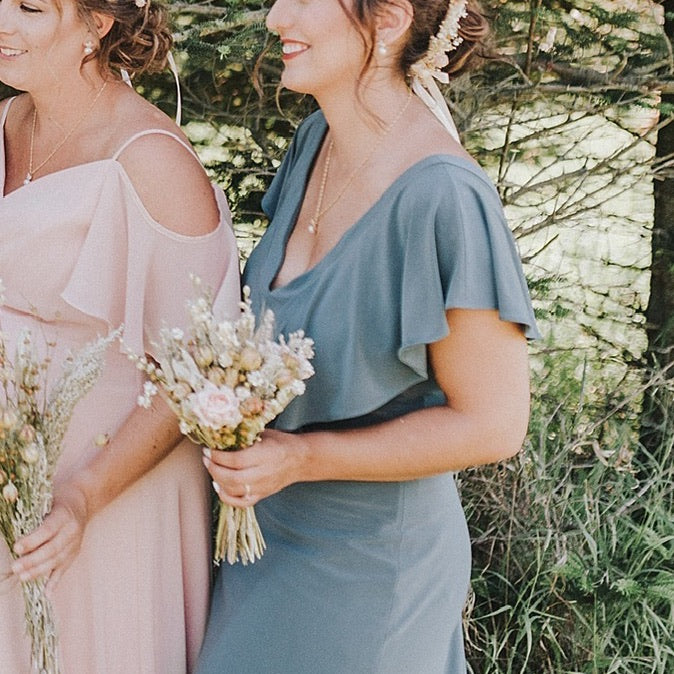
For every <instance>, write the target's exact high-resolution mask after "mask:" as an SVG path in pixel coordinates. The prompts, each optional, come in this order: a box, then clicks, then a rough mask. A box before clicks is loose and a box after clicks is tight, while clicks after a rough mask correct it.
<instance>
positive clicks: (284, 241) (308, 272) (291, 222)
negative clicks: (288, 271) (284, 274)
mask: <svg viewBox="0 0 674 674" xmlns="http://www.w3.org/2000/svg"><path fill="white" fill-rule="evenodd" d="M317 114H320V115H321V123H322V125H324V127H325V128H324V129H323V130H322V132H321V133H317V134H316V136H317V139H316V141H315V144H316V145H315V148H314V150H313V152H312V153H311V155H310V156H311V159H310V160H309V161H307V162H306V166H304V167H302V170H303V175H302V186H303V187H302V189H301V190H297V195H298V196H297V201H296V203H295V206H294V209H293V214H292V217H290V218H289V219H288V222H287V224H286V225H285V228H284V229H282V230H281V231H280V232H279V234H278V236H280V237H281V245H280V246H279V247H278V250H279V254H278V257H277V258H276V260H275V261H274V262H275V264H273V265H270V268H271V269H272V270H273V271H272V275H271V277H270V278H269V279H268V281H267V284H266V286H267V291H268V292H269V293H270V294H281V293H282V292H283V291H285V290H287V291H288V292H290V291H291V290H293V289H294V287H295V286H301V285H303V283H304V282H305V281H306V280H307V279H308V278H310V277H311V276H312V275H313V272H314V271H315V270H317V269H319V268H321V267H323V266H326V265H327V264H329V262H330V260H332V259H333V258H334V257H336V256H337V252H338V251H339V250H340V249H341V248H343V247H344V246H345V245H346V243H347V242H348V241H349V239H351V238H352V237H353V236H355V234H356V233H357V232H358V231H359V230H360V229H361V228H362V226H363V222H364V221H365V220H368V219H369V217H370V216H371V215H372V212H373V211H374V210H375V209H376V208H377V207H378V206H380V204H381V203H382V202H383V201H384V199H385V198H386V197H387V196H388V195H389V193H390V192H392V191H393V190H394V189H395V188H396V187H397V186H398V184H399V183H401V182H403V181H404V180H405V179H406V178H407V177H408V176H409V174H410V173H413V172H414V171H416V170H418V169H420V168H421V167H422V166H425V165H426V164H427V163H430V162H432V161H438V160H442V161H449V162H450V163H454V162H457V163H458V164H459V165H462V166H464V168H469V169H472V170H473V172H475V170H476V169H478V167H477V166H474V165H473V164H472V162H470V161H469V160H467V159H464V158H463V157H459V156H456V155H451V154H443V153H438V154H431V155H427V156H425V157H422V158H421V159H419V160H417V161H416V162H414V163H413V164H410V165H409V166H408V167H407V168H406V169H404V170H403V171H402V172H401V173H400V174H399V175H398V176H396V178H394V179H393V181H392V182H391V183H390V184H389V185H388V187H387V188H386V189H385V190H384V191H383V192H382V193H381V194H380V195H379V197H378V198H377V199H376V200H375V201H374V202H373V203H372V204H371V205H370V206H369V207H368V208H367V209H366V210H365V211H364V212H363V214H362V215H360V216H359V217H358V218H357V219H356V220H355V221H354V222H353V223H352V224H351V225H350V226H349V227H348V228H347V229H346V230H344V232H343V233H342V235H341V236H340V237H339V239H338V240H337V241H336V242H335V244H334V245H333V246H332V247H331V248H330V249H329V250H328V251H327V252H326V253H325V254H324V255H323V257H321V258H320V259H319V260H318V261H317V262H316V263H314V264H313V265H312V266H311V267H309V268H308V269H305V270H304V271H303V272H302V273H301V274H298V275H297V276H295V277H294V278H292V279H290V281H288V282H286V283H284V284H283V285H280V286H276V287H274V286H273V283H274V280H275V279H276V277H277V276H278V275H279V273H280V271H281V268H282V267H283V263H284V261H285V257H286V250H287V246H288V241H289V240H290V237H291V236H292V233H293V232H294V231H295V227H296V226H297V219H298V218H299V215H300V211H301V209H302V204H303V203H304V198H305V196H306V192H307V188H308V187H309V181H310V179H311V174H312V171H313V168H314V166H315V164H316V160H317V159H318V156H319V154H320V151H321V147H322V146H323V142H324V141H325V137H326V135H327V133H328V130H329V127H328V124H327V122H326V121H325V118H324V117H323V116H322V113H320V112H319V113H317Z"/></svg>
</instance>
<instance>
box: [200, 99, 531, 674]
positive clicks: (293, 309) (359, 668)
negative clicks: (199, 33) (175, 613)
mask: <svg viewBox="0 0 674 674" xmlns="http://www.w3.org/2000/svg"><path fill="white" fill-rule="evenodd" d="M325 132H326V122H325V119H324V117H323V115H322V114H321V113H320V112H318V113H315V114H313V115H312V116H310V117H309V118H307V120H305V122H304V123H303V124H302V125H301V126H300V128H299V129H298V131H297V133H296V135H295V138H294V140H293V143H292V144H291V147H290V149H289V151H288V153H287V155H286V157H285V159H284V161H283V163H282V165H281V167H280V169H279V171H278V173H277V175H276V177H275V179H274V181H273V183H272V185H271V187H270V189H269V191H268V193H267V195H266V197H265V199H264V202H263V207H264V209H265V211H266V213H267V214H268V215H269V217H270V219H271V225H270V227H269V229H268V231H267V232H266V233H265V235H264V237H263V238H262V240H261V241H260V243H259V244H258V246H257V248H256V249H255V250H254V251H253V253H252V255H251V257H250V259H249V261H248V264H247V266H246V269H245V273H244V282H245V283H246V284H247V285H249V286H250V287H251V296H252V300H253V303H254V307H255V309H256V311H260V310H261V309H262V308H263V307H267V308H270V309H272V310H273V311H274V313H275V314H276V319H277V327H278V329H279V331H280V332H282V333H288V332H291V331H294V330H297V329H299V328H302V329H304V330H305V332H306V333H307V335H309V336H310V337H312V338H313V339H314V340H315V350H316V356H315V359H314V366H315V369H316V374H315V376H314V377H313V378H312V379H310V380H309V381H308V386H307V391H306V393H305V395H304V396H302V397H300V398H297V399H296V400H295V401H293V403H291V405H290V406H289V407H288V409H287V410H286V411H285V412H284V413H283V414H282V415H281V416H280V417H279V418H278V420H277V423H276V427H277V428H280V429H283V430H288V431H295V432H302V431H306V430H311V429H315V428H351V427H357V426H363V425H368V424H375V423H377V422H379V421H382V420H385V419H390V418H393V417H397V416H399V415H401V414H405V413H407V412H410V411H412V410H416V409H419V408H424V407H430V406H434V405H442V404H444V403H445V397H444V395H443V393H442V391H441V390H440V389H439V388H438V386H437V385H436V383H435V382H434V380H433V375H432V373H431V372H430V371H429V369H428V363H427V354H426V345H427V344H429V343H431V342H435V341H437V340H439V339H441V338H442V337H444V336H445V335H447V332H448V328H447V322H446V318H445V310H446V309H447V308H452V307H454V308H456V307H465V308H495V309H498V311H499V312H500V315H501V318H502V319H503V320H507V321H513V322H516V323H520V324H521V325H522V326H523V328H524V330H525V334H526V335H527V336H528V337H534V336H536V335H537V332H536V326H535V322H534V317H533V313H532V309H531V304H530V300H529V295H528V291H527V287H526V283H525V280H524V277H523V274H522V270H521V265H520V260H519V256H518V254H517V251H516V248H515V245H514V242H513V239H512V236H511V234H510V231H509V230H508V227H507V226H506V224H505V221H504V218H503V214H502V208H501V204H500V201H499V198H498V195H497V193H496V191H495V190H494V187H493V186H492V185H491V183H490V182H489V180H488V179H487V177H486V176H485V174H484V173H483V172H482V171H481V170H480V169H479V168H477V167H476V166H474V165H473V163H472V162H470V161H467V160H464V159H458V158H456V157H451V156H447V155H437V156H431V157H428V158H426V159H423V160H421V161H420V162H419V163H417V164H415V165H414V166H412V167H411V168H409V169H408V170H407V171H405V172H404V173H403V174H402V175H401V176H400V177H399V178H398V179H397V180H395V182H394V183H393V184H392V185H391V186H390V187H389V188H388V189H387V190H386V192H385V193H384V194H383V195H382V197H381V198H380V199H379V200H378V201H377V202H376V203H375V204H374V206H372V208H371V209H370V210H369V211H368V212H367V213H366V214H365V215H364V216H363V217H362V218H360V220H358V221H357V222H356V223H355V224H354V225H353V226H352V227H351V228H350V229H349V230H348V231H347V232H346V233H345V234H344V236H343V237H342V239H341V240H340V241H339V242H338V243H337V245H336V246H335V247H334V248H333V249H332V250H331V251H330V252H329V253H328V254H327V255H326V256H325V257H324V258H323V259H322V260H321V261H320V262H319V263H318V264H317V265H316V266H315V267H314V268H313V269H310V270H309V271H307V272H305V273H304V274H302V275H301V276H299V277H297V278H296V279H294V280H293V281H291V282H290V283H288V284H287V285H285V286H283V287H279V288H276V289H273V290H272V289H271V285H272V281H273V279H274V277H275V275H276V273H277V272H278V270H279V268H280V266H281V263H282V261H283V256H284V251H285V244H286V241H287V240H288V237H289V235H290V233H291V231H292V228H293V226H294V222H295V220H296V218H297V215H298V213H299V209H300V205H301V202H302V198H303V195H304V191H305V189H306V184H307V181H308V177H309V174H310V171H311V167H312V164H313V162H314V159H315V157H316V155H317V152H318V150H319V148H320V144H321V142H322V140H323V138H324V135H325ZM410 451H414V450H413V449H410ZM256 511H257V516H258V519H259V522H260V526H261V528H262V531H263V534H264V536H265V539H266V542H267V550H266V552H265V554H264V556H263V557H262V559H261V560H259V561H257V562H255V564H253V565H248V566H245V567H244V566H242V565H240V564H237V565H235V566H229V565H227V564H223V565H222V567H221V569H220V572H219V574H218V578H217V581H216V586H215V590H214V595H213V601H212V607H211V614H210V619H209V625H208V630H207V634H206V638H205V641H204V645H203V649H202V653H201V657H200V661H199V666H198V669H197V671H198V672H199V673H200V674H216V673H217V674H219V673H225V672H226V673H228V674H361V673H362V674H410V673H413V674H459V673H462V674H465V671H466V665H465V659H464V652H463V639H462V629H461V611H462V607H463V604H464V600H465V598H466V592H467V588H468V583H469V577H470V542H469V538H468V531H467V527H466V521H465V518H464V514H463V511H462V508H461V504H460V502H459V498H458V496H457V491H456V487H455V484H454V479H453V476H452V475H451V474H444V475H440V476H437V477H431V478H426V479H419V480H411V481H407V482H393V483H391V482H381V483H376V482H375V483H371V482H370V483H368V482H338V481H333V482H319V483H300V484H294V485H291V486H289V487H287V488H285V489H284V490H282V491H281V492H280V493H278V494H275V495H273V496H271V497H269V498H267V499H265V500H263V501H262V502H260V503H259V504H258V505H257V506H256Z"/></svg>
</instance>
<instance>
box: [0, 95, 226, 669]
mask: <svg viewBox="0 0 674 674" xmlns="http://www.w3.org/2000/svg"><path fill="white" fill-rule="evenodd" d="M10 103H11V101H10ZM10 103H8V104H7V105H6V106H5V108H4V110H3V112H2V117H1V118H0V129H2V130H3V131H4V123H5V119H6V117H7V111H8V109H9V107H10ZM149 132H150V133H166V132H163V131H157V130H150V131H149ZM146 133H147V132H146ZM169 135H170V134H169ZM134 138H135V137H134ZM132 140H133V138H132V139H130V141H132ZM176 140H177V141H178V142H181V141H180V140H179V139H178V138H177V137H176ZM0 141H2V142H0V189H2V196H0V278H1V279H2V281H3V282H4V285H5V287H6V291H5V305H4V306H2V307H0V325H1V326H2V330H3V332H4V334H5V339H6V341H7V343H8V344H9V346H10V348H11V346H12V344H13V343H14V341H15V339H16V336H17V334H18V331H19V330H21V329H24V328H28V329H30V330H31V331H32V332H33V335H34V336H35V337H36V341H37V342H38V343H40V342H41V341H42V337H41V336H42V335H44V336H45V338H46V339H45V341H46V340H47V339H48V340H50V341H51V340H52V339H53V340H54V341H55V342H56V347H55V349H54V351H53V354H52V355H53V359H52V362H53V365H52V367H53V374H52V375H51V378H54V377H55V376H56V374H57V370H58V369H60V363H61V362H62V360H63V358H64V356H65V355H66V353H67V352H68V351H69V350H76V349H78V348H79V347H80V346H82V345H83V344H84V343H85V342H87V341H89V340H91V339H93V338H95V337H96V336H97V335H101V334H106V333H107V332H108V330H109V329H110V328H115V327H117V326H119V325H120V324H124V326H125V340H126V343H127V344H128V346H129V347H131V348H132V349H133V350H135V351H136V352H137V353H141V352H142V351H146V352H149V353H152V346H151V343H150V342H151V340H152V339H153V338H156V335H157V331H158V328H160V327H161V325H162V324H164V323H165V324H168V325H181V324H184V323H185V321H186V314H185V300H186V299H187V298H189V297H191V296H192V293H193V291H192V284H191V281H190V279H189V274H190V272H194V273H196V274H197V275H199V276H200V277H201V278H202V279H203V282H204V284H208V285H209V286H210V287H213V288H216V289H217V288H220V292H219V295H218V300H217V306H218V308H219V310H220V312H221V313H222V315H223V316H226V315H233V312H235V311H236V307H237V301H238V295H239V282H238V275H239V264H238V256H237V251H236V243H235V239H234V235H233V233H232V229H231V225H230V214H229V209H228V207H227V203H226V201H225V197H224V195H223V194H222V192H221V191H220V190H219V189H217V188H215V187H214V191H215V195H216V199H217V202H218V205H219V209H220V216H221V218H220V224H219V226H218V228H217V229H216V230H215V231H214V232H212V233H210V234H207V235H205V236H199V237H187V236H182V235H179V234H176V233H173V232H171V231H169V230H167V229H165V228H164V227H162V226H161V225H160V224H158V223H157V222H156V221H154V220H153V219H152V218H151V217H150V215H149V214H148V212H147V211H146V210H145V208H144V207H143V204H142V203H141V201H140V199H139V197H138V195H137V193H136V191H135V190H134V187H133V185H132V183H131V182H130V180H129V178H128V176H127V175H126V173H125V171H124V168H123V167H122V165H121V164H120V163H119V162H118V161H117V158H118V156H119V154H120V152H121V149H123V148H120V151H119V152H118V153H117V154H116V155H115V156H114V157H111V158H110V159H103V160H100V161H94V162H90V163H86V164H82V165H80V166H75V167H72V168H69V169H66V170H63V171H59V172H56V173H52V174H50V175H47V176H45V177H43V178H39V179H37V180H35V181H34V182H33V183H30V184H29V185H26V186H23V187H21V188H19V189H17V190H15V191H14V192H12V193H10V194H8V195H5V194H4V187H3V186H4V184H5V150H4V132H3V135H2V137H0ZM126 145H127V144H125V147H126ZM141 386H142V376H141V375H140V374H139V373H138V371H137V370H136V369H135V368H134V367H133V365H132V363H131V362H130V361H129V360H128V359H127V357H126V356H125V355H124V354H123V353H121V352H120V349H119V347H118V346H117V345H116V344H115V345H113V346H112V347H111V348H110V349H109V350H108V354H107V360H106V367H105V371H104V373H103V376H102V377H101V379H100V380H99V382H98V383H97V385H96V386H95V388H94V389H93V391H91V392H90V393H89V395H88V396H87V397H85V398H84V399H83V400H82V401H81V402H80V403H79V405H78V407H77V408H76V409H75V414H74V417H73V419H72V422H71V426H70V428H69V431H68V434H67V437H66V441H65V443H64V451H63V454H62V456H61V459H60V462H59V464H58V468H57V474H56V478H55V479H56V480H57V481H58V480H63V479H65V478H67V476H68V475H70V474H72V473H73V472H74V471H76V470H78V468H79V467H80V466H82V465H83V464H84V463H86V462H87V461H88V460H89V459H90V457H91V456H92V455H93V454H94V453H95V452H98V451H110V450H109V449H107V448H106V447H103V448H102V449H101V448H99V447H97V446H96V444H95V442H94V439H95V437H96V436H97V435H98V434H99V433H107V434H109V435H113V434H114V433H115V430H116V429H117V428H118V427H119V426H120V425H121V424H122V423H123V421H124V420H125V418H126V417H127V415H128V414H129V413H130V412H131V411H132V410H133V409H134V407H135V405H136V399H137V395H138V393H139V391H140V388H141ZM209 489H210V487H209V481H208V478H207V473H206V471H205V470H204V468H203V465H202V463H201V455H200V452H199V450H198V448H196V447H195V446H194V445H192V444H191V443H189V442H188V441H183V442H181V443H180V444H179V445H178V447H177V448H176V449H175V450H174V451H173V452H172V453H171V454H170V455H169V456H168V457H167V458H166V459H165V460H164V461H163V462H162V463H160V464H159V465H158V466H157V467H156V468H155V469H153V470H152V471H151V472H150V473H148V474H147V475H146V476H144V477H143V478H142V479H140V480H139V481H138V482H137V483H136V484H134V485H133V486H132V487H131V488H129V489H128V490H127V491H125V492H124V493H123V494H122V495H120V496H119V497H118V498H117V499H116V500H115V501H113V502H112V503H111V504H110V505H109V506H107V507H106V508H105V509H104V510H103V511H101V512H100V513H98V514H97V515H96V516H95V517H94V518H93V519H92V521H91V522H90V524H89V526H88V527H87V530H86V532H85V538H84V542H83V546H82V549H81V552H80V554H79V556H78V558H77V559H76V560H75V562H74V563H73V565H72V566H71V567H70V568H69V569H68V571H67V572H66V574H65V575H64V576H63V578H62V580H61V582H60V584H59V586H58V587H57V590H56V593H55V597H54V606H55V611H56V615H57V620H58V628H59V634H60V644H61V663H62V668H63V672H64V674H112V673H119V674H122V673H123V674H134V673H138V674H141V673H142V674H146V673H147V674H172V673H176V674H178V673H184V672H186V671H189V670H190V669H191V667H192V665H193V663H194V661H195V659H196V656H197V653H198V649H199V647H200V645H201V640H202V637H203V632H204V627H205V622H206V614H207V606H208V596H209V573H210V565H209V561H210V535H209V515H210V506H209ZM10 562H11V558H10V555H9V551H8V550H7V547H6V546H5V544H4V542H3V541H0V654H1V655H0V672H2V673H3V674H4V673H5V672H6V673H9V672H11V673H12V674H28V673H29V672H30V658H29V654H30V649H29V643H28V640H27V638H26V637H25V634H24V626H23V624H24V623H23V600H22V597H21V592H20V587H19V584H18V583H17V581H16V580H15V578H14V576H13V575H12V574H10V573H9V565H10Z"/></svg>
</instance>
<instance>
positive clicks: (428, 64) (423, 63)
mask: <svg viewBox="0 0 674 674" xmlns="http://www.w3.org/2000/svg"><path fill="white" fill-rule="evenodd" d="M467 4H468V3H467V0H449V9H448V10H447V14H446V15H445V18H444V20H443V21H442V23H441V24H440V28H439V29H438V32H437V33H436V34H435V35H433V36H432V37H431V39H430V42H429V44H428V50H427V51H426V53H425V54H424V56H423V57H422V58H420V59H419V60H418V61H417V62H416V63H414V64H412V66H411V67H410V69H409V75H410V78H411V86H412V91H414V93H415V94H416V95H417V96H418V97H419V98H420V99H421V100H422V101H423V102H424V104H425V105H426V106H427V107H428V108H429V110H430V111H431V112H432V113H433V114H434V115H435V116H436V117H437V118H438V119H439V120H440V123H441V124H442V125H443V126H444V127H445V128H446V129H447V131H448V132H449V133H450V135H451V136H452V137H453V138H454V139H455V140H456V141H457V142H460V140H459V132H458V131H457V128H456V124H454V120H453V119H452V115H451V113H450V111H449V108H448V107H447V101H446V100H445V98H444V97H443V95H442V93H441V92H440V89H439V88H438V85H437V84H436V82H435V80H438V81H439V82H442V83H443V84H447V83H448V82H449V75H448V74H447V73H446V72H444V71H443V70H442V69H443V68H444V67H445V66H446V65H447V64H448V63H449V57H448V56H447V54H448V53H449V52H452V51H454V50H455V49H456V48H457V47H458V46H459V45H460V44H461V43H462V42H463V38H462V37H461V36H460V35H459V28H460V25H461V19H463V18H464V17H465V16H467V14H468V10H467V7H466V5H467Z"/></svg>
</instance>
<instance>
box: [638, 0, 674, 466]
mask: <svg viewBox="0 0 674 674" xmlns="http://www.w3.org/2000/svg"><path fill="white" fill-rule="evenodd" d="M662 4H663V6H664V9H665V17H666V18H665V33H666V35H667V37H668V38H669V40H670V42H674V20H673V19H672V17H673V16H674V0H665V2H663V3H662ZM662 102H663V104H666V105H668V106H674V95H672V94H666V95H663V98H662ZM670 109H671V108H670ZM671 156H674V124H668V125H667V126H665V127H664V128H662V129H661V130H660V132H659V133H658V141H657V147H656V158H657V159H662V158H664V157H671ZM651 249H652V256H653V257H652V263H651V289H650V299H649V302H648V308H647V310H646V321H647V329H646V330H647V335H648V356H649V365H650V364H651V363H655V364H656V365H657V366H658V367H666V366H667V365H669V364H671V363H672V362H674V169H673V168H668V169H665V170H664V171H663V172H662V173H661V174H659V175H658V176H657V179H656V181H655V213H654V222H653V239H652V244H651ZM673 369H674V368H673ZM669 376H670V377H671V376H672V375H671V374H670V375H669ZM644 402H645V405H644V413H643V415H642V420H641V441H642V443H643V444H644V446H645V447H646V449H647V450H649V451H650V452H652V453H656V454H657V453H659V452H658V450H660V451H665V447H666V445H667V443H666V442H665V434H667V433H668V432H669V433H671V428H672V422H671V420H670V419H669V414H668V413H674V409H672V405H671V402H672V401H671V396H668V394H667V392H666V391H665V390H664V389H663V387H654V388H652V389H650V390H649V391H648V392H647V396H646V400H645V401H644ZM668 429H669V430H668ZM663 458H664V457H663Z"/></svg>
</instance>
